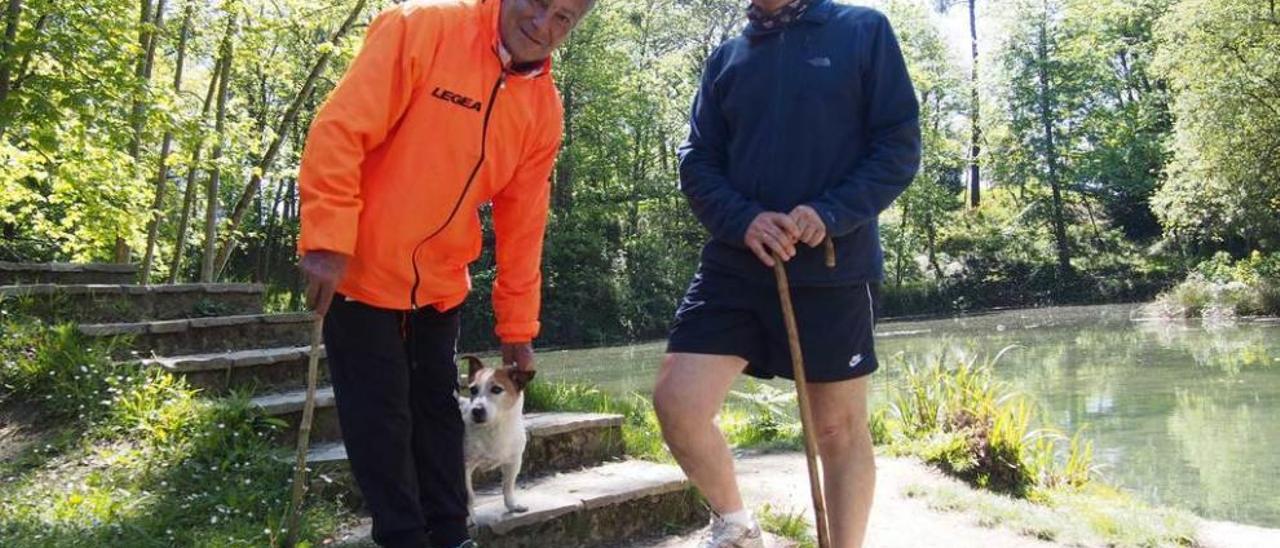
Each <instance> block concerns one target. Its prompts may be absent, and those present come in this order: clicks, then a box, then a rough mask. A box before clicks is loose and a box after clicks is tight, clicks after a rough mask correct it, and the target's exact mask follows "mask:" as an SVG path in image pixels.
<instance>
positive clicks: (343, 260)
mask: <svg viewBox="0 0 1280 548" xmlns="http://www.w3.org/2000/svg"><path fill="white" fill-rule="evenodd" d="M347 260H348V258H347V256H346V255H343V254H341V253H335V252H333V251H318V250H317V251H308V252H307V254H306V255H303V256H302V261H301V262H300V263H298V268H299V269H301V270H302V275H303V276H304V277H306V280H307V308H310V309H312V310H314V311H316V314H318V315H320V316H321V317H323V316H324V315H325V313H327V312H328V311H329V305H330V304H331V303H333V294H334V292H335V291H337V290H338V283H339V282H341V281H342V276H343V275H344V274H345V273H346V271H347Z"/></svg>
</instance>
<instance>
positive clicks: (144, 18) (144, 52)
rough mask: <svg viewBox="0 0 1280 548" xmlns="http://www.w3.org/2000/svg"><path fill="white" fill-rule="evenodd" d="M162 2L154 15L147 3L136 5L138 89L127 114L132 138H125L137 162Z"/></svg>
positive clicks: (130, 152)
mask: <svg viewBox="0 0 1280 548" xmlns="http://www.w3.org/2000/svg"><path fill="white" fill-rule="evenodd" d="M164 2H165V0H159V2H158V6H157V8H156V10H155V13H154V15H153V14H152V12H151V0H142V2H141V4H140V7H141V9H140V12H141V16H140V18H139V21H138V28H139V30H138V45H139V46H140V48H139V55H141V57H140V58H139V59H138V65H137V69H136V71H135V75H136V76H137V78H138V86H139V87H138V91H137V93H136V94H135V95H134V98H133V109H132V110H131V112H130V115H129V121H130V124H131V125H132V126H133V135H132V136H131V137H130V138H129V156H130V157H131V158H133V159H134V161H135V162H137V161H139V159H140V158H139V157H140V156H141V154H142V132H143V131H144V130H145V129H146V126H147V99H148V93H147V88H148V87H149V86H150V85H151V70H152V67H153V66H154V65H155V57H156V42H159V40H158V39H157V38H156V33H157V32H159V30H160V24H161V23H162V21H163V20H162V18H163V17H164Z"/></svg>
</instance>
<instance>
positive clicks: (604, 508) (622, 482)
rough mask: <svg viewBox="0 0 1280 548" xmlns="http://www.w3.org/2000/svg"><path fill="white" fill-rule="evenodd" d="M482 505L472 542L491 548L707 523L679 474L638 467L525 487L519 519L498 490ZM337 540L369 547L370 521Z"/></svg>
mask: <svg viewBox="0 0 1280 548" xmlns="http://www.w3.org/2000/svg"><path fill="white" fill-rule="evenodd" d="M476 498H477V500H476V512H475V513H476V515H475V516H474V518H475V526H474V528H473V530H472V535H473V536H474V537H475V539H476V541H477V543H478V544H479V545H481V546H484V547H485V548H530V547H545V546H574V547H581V548H594V547H603V546H622V545H626V544H628V543H629V542H633V541H635V540H636V539H641V538H652V537H655V536H661V535H664V534H672V533H676V532H682V531H689V530H692V529H695V528H697V527H700V526H702V525H705V524H706V522H707V520H708V514H707V510H706V507H705V505H704V503H703V502H702V499H701V497H699V496H698V494H697V493H696V492H695V491H694V489H693V486H692V485H691V484H690V483H689V482H688V480H686V479H685V477H684V474H683V473H681V472H680V469H679V468H676V467H674V466H669V465H662V464H654V463H650V462H644V461H634V460H633V461H623V462H616V463H610V464H605V465H603V466H598V467H596V468H589V469H586V470H580V471H577V472H573V473H567V474H558V475H555V476H547V477H543V478H540V479H534V480H531V481H522V482H521V483H520V485H519V487H518V488H517V490H516V499H517V501H518V502H519V503H520V504H522V505H525V506H527V507H528V508H529V510H528V511H527V512H523V513H519V514H514V513H508V512H507V510H506V508H505V507H504V506H503V504H502V493H501V490H500V489H497V488H488V489H480V490H478V491H477V493H476ZM333 540H334V541H335V542H334V545H336V546H366V545H368V543H369V524H368V521H367V520H366V521H365V522H364V523H363V524H362V525H361V526H359V527H357V528H355V529H353V530H351V531H347V532H344V533H342V534H340V535H338V537H337V538H335V539H333Z"/></svg>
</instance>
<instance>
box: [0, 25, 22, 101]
mask: <svg viewBox="0 0 1280 548" xmlns="http://www.w3.org/2000/svg"><path fill="white" fill-rule="evenodd" d="M21 21H22V0H9V5H8V7H7V8H5V11H4V42H0V109H3V107H4V104H5V102H6V101H7V100H8V99H9V91H10V90H11V89H12V87H13V55H12V53H10V52H11V51H13V46H14V45H15V44H14V43H15V42H17V41H18V24H19V23H20V22H21ZM3 112H4V111H3V110H0V113H3Z"/></svg>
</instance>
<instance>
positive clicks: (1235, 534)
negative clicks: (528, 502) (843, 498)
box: [631, 453, 1280, 548]
mask: <svg viewBox="0 0 1280 548" xmlns="http://www.w3.org/2000/svg"><path fill="white" fill-rule="evenodd" d="M737 470H738V477H739V482H740V484H741V487H742V491H743V498H744V500H745V501H746V503H747V505H748V506H749V507H751V508H753V509H754V510H755V511H756V513H760V510H761V509H762V508H763V507H764V506H765V505H768V506H769V507H770V508H771V509H772V513H774V514H784V515H789V516H794V517H799V518H802V519H803V520H804V522H805V526H806V527H807V528H808V529H807V530H806V531H805V535H806V536H810V537H811V536H812V530H813V529H812V527H813V518H812V510H811V509H810V505H811V502H810V498H809V486H808V483H807V482H804V481H796V478H797V477H803V474H804V470H805V459H804V455H803V454H800V453H774V454H758V455H747V456H743V457H741V458H740V459H739V460H738V462H737ZM1079 510H1080V509H1079V508H1076V507H1071V506H1065V505H1064V506H1059V507H1058V508H1049V507H1044V506H1040V505H1035V504H1033V503H1030V502H1027V501H1020V500H1015V499H1012V498H1009V497H1004V496H1001V495H995V494H991V493H987V492H983V491H980V490H976V489H973V488H970V487H968V486H967V485H965V484H964V483H961V482H959V481H957V480H955V479H953V478H950V477H947V476H945V475H943V474H942V473H940V472H938V471H937V470H935V469H933V468H932V467H930V466H928V465H926V464H924V463H922V462H920V461H918V460H915V459H911V458H900V457H887V456H883V455H881V456H879V457H877V475H876V499H875V505H874V506H873V507H872V510H871V520H870V523H869V526H868V531H867V542H866V544H865V547H866V548H919V547H922V546H946V547H948V548H970V547H971V548H1038V547H1052V546H1087V547H1093V546H1099V547H1101V546H1137V545H1147V546H1196V547H1202V548H1255V547H1259V546H1280V529H1264V528H1259V527H1251V526H1246V525H1240V524H1235V523H1229V522H1220V521H1204V520H1200V519H1197V518H1195V517H1193V516H1190V515H1189V514H1185V513H1181V512H1177V511H1172V510H1159V509H1146V510H1143V511H1142V512H1144V513H1146V515H1147V517H1148V519H1151V518H1153V517H1154V518H1160V519H1165V520H1167V521H1165V522H1161V521H1156V522H1151V523H1135V522H1130V523H1127V524H1119V525H1121V526H1127V527H1128V532H1129V533H1130V534H1129V535H1128V536H1127V537H1117V538H1113V539H1105V538H1101V537H1100V536H1099V535H1098V534H1096V533H1095V532H1093V531H1092V530H1091V529H1090V528H1089V527H1088V526H1087V524H1085V523H1084V522H1085V521H1088V520H1093V521H1095V522H1096V521H1097V520H1099V519H1101V518H1100V516H1099V515H1098V514H1094V513H1090V514H1082V513H1080V511H1079ZM1138 514H1139V512H1136V511H1135V512H1134V513H1133V514H1132V515H1138ZM1157 527H1163V528H1165V529H1167V530H1168V531H1170V532H1184V533H1185V534H1186V538H1185V543H1179V542H1178V541H1177V540H1174V539H1169V540H1168V541H1167V542H1156V543H1154V544H1144V543H1143V542H1141V541H1142V540H1143V539H1142V538H1141V537H1140V536H1139V535H1137V534H1136V533H1139V532H1140V531H1139V529H1140V528H1147V530H1151V529H1152V528H1157ZM703 532H704V531H698V532H695V533H691V534H687V535H681V536H672V537H665V538H661V539H656V540H649V541H645V542H641V543H637V544H635V545H633V546H632V547H631V548H687V547H692V546H696V542H697V540H698V539H699V537H700V536H701V534H702V533H703ZM773 540H774V542H775V543H776V544H775V546H803V545H806V542H805V541H801V540H797V539H794V538H785V537H780V536H778V535H773ZM810 541H811V539H810Z"/></svg>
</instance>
